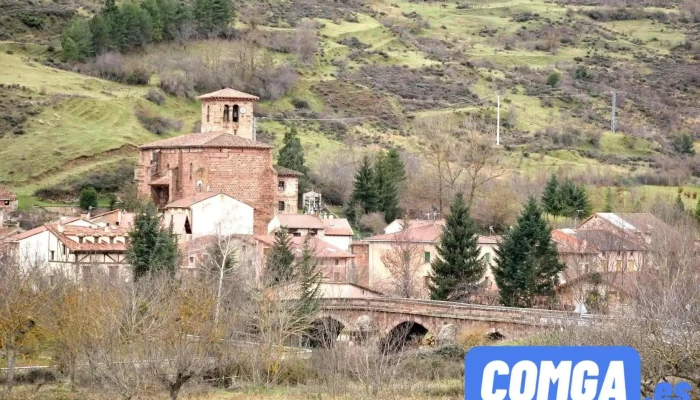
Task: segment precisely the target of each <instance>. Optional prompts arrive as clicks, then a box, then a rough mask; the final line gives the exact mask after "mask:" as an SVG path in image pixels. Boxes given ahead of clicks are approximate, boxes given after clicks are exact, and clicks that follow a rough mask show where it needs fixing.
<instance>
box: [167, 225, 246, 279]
mask: <svg viewBox="0 0 700 400" xmlns="http://www.w3.org/2000/svg"><path fill="white" fill-rule="evenodd" d="M178 246H179V248H180V257H181V261H180V270H179V275H180V276H182V277H194V276H199V275H200V274H201V272H202V271H203V269H209V270H210V271H211V270H212V269H213V268H214V265H213V264H212V263H211V261H210V258H211V257H212V255H214V254H223V253H228V254H231V255H232V256H233V260H234V261H233V268H235V276H236V279H237V280H244V279H250V283H251V284H254V283H255V282H256V281H257V276H256V273H257V263H258V259H257V256H258V253H257V248H256V242H255V240H254V238H253V236H252V235H237V234H232V235H228V236H217V235H206V236H200V237H197V238H195V239H192V240H189V241H186V242H181V243H180V244H179V245H178Z"/></svg>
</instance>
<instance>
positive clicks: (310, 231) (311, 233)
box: [309, 229, 318, 236]
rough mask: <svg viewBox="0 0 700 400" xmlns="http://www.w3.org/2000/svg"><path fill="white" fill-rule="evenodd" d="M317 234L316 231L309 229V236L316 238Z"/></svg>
mask: <svg viewBox="0 0 700 400" xmlns="http://www.w3.org/2000/svg"><path fill="white" fill-rule="evenodd" d="M317 234H318V229H309V236H316V235H317Z"/></svg>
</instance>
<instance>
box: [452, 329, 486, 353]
mask: <svg viewBox="0 0 700 400" xmlns="http://www.w3.org/2000/svg"><path fill="white" fill-rule="evenodd" d="M487 342H488V338H487V337H486V329H485V328H475V329H470V330H465V331H463V332H461V333H460V334H459V335H458V336H457V343H458V344H459V345H460V346H462V347H463V348H464V349H470V348H472V347H474V346H481V345H483V344H486V343H487Z"/></svg>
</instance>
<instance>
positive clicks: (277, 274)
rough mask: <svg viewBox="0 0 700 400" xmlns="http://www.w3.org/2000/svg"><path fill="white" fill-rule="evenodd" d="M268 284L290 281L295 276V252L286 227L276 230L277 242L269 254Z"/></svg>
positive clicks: (267, 263)
mask: <svg viewBox="0 0 700 400" xmlns="http://www.w3.org/2000/svg"><path fill="white" fill-rule="evenodd" d="M266 266H267V274H268V276H269V279H268V282H267V284H268V285H270V286H272V285H276V284H280V283H287V282H289V281H290V280H291V279H292V278H293V276H294V268H293V267H294V252H293V250H292V238H291V237H290V236H289V232H288V231H287V229H286V228H284V227H283V228H280V229H278V230H277V232H275V243H274V244H273V245H272V248H271V249H270V253H269V254H268V255H267V261H266Z"/></svg>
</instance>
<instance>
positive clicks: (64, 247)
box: [63, 244, 66, 254]
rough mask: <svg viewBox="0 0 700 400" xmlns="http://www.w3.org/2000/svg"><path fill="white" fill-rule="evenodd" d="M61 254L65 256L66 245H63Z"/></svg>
mask: <svg viewBox="0 0 700 400" xmlns="http://www.w3.org/2000/svg"><path fill="white" fill-rule="evenodd" d="M63 254H66V245H65V244H64V245H63Z"/></svg>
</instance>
